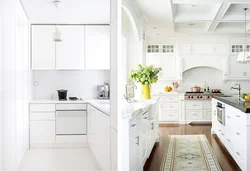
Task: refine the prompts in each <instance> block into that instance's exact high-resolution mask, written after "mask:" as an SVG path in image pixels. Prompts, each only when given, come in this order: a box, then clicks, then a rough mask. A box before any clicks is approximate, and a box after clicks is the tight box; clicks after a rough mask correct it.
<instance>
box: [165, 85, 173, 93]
mask: <svg viewBox="0 0 250 171" xmlns="http://www.w3.org/2000/svg"><path fill="white" fill-rule="evenodd" d="M164 90H165V91H166V92H171V91H172V90H173V88H172V87H171V86H165V87H164Z"/></svg>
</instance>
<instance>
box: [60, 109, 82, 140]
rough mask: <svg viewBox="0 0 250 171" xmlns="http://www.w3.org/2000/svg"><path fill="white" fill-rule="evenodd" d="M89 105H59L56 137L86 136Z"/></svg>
mask: <svg viewBox="0 0 250 171" xmlns="http://www.w3.org/2000/svg"><path fill="white" fill-rule="evenodd" d="M86 134H87V105H86V104H57V105H56V135H86Z"/></svg>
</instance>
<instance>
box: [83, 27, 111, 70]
mask: <svg viewBox="0 0 250 171" xmlns="http://www.w3.org/2000/svg"><path fill="white" fill-rule="evenodd" d="M85 40H86V41H85V43H86V45H85V49H86V51H85V55H86V56H85V57H86V61H85V62H86V69H97V70H109V69H110V28H109V26H86V27H85Z"/></svg>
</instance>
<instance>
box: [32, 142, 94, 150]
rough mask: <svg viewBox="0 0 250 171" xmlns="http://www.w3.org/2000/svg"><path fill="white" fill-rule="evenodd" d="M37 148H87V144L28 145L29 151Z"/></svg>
mask: <svg viewBox="0 0 250 171" xmlns="http://www.w3.org/2000/svg"><path fill="white" fill-rule="evenodd" d="M38 148H89V144H87V143H74V144H73V143H51V144H30V149H38Z"/></svg>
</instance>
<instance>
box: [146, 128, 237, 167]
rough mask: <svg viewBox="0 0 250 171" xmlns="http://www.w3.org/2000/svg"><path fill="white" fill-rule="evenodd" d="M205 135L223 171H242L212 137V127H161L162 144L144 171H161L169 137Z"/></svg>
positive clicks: (151, 156) (156, 146) (221, 145)
mask: <svg viewBox="0 0 250 171" xmlns="http://www.w3.org/2000/svg"><path fill="white" fill-rule="evenodd" d="M185 134H205V135H206V137H207V139H208V140H209V142H210V144H211V146H212V148H213V150H214V152H215V154H216V156H217V159H218V161H219V163H220V165H221V168H222V170H223V171H241V170H240V168H239V167H238V165H237V164H236V163H235V161H234V160H233V158H232V157H231V155H230V154H229V153H228V151H227V150H226V149H225V147H224V146H223V144H222V143H221V142H220V140H219V139H218V138H217V137H216V135H213V136H211V125H195V126H191V125H164V126H161V127H160V142H159V143H157V144H156V145H155V147H154V149H153V151H152V153H151V155H150V158H149V159H148V160H147V162H146V164H145V166H144V171H159V170H160V167H161V162H162V157H163V154H164V151H165V149H166V148H167V145H168V144H167V140H168V135H185Z"/></svg>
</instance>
